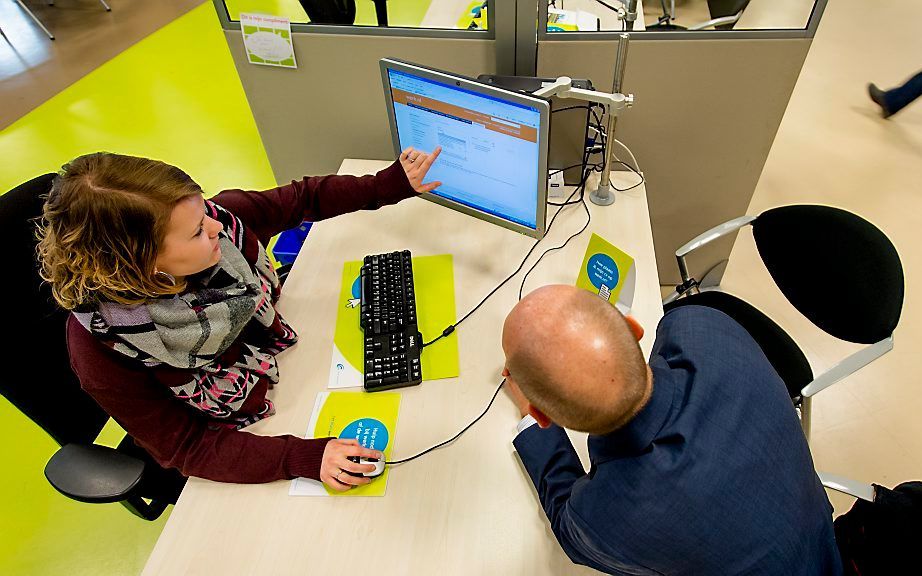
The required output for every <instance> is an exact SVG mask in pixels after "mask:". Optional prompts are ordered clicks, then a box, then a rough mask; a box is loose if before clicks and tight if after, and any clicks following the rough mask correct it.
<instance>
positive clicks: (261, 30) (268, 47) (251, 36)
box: [240, 14, 298, 68]
mask: <svg viewBox="0 0 922 576" xmlns="http://www.w3.org/2000/svg"><path fill="white" fill-rule="evenodd" d="M240 30H241V32H243V45H244V46H246V51H247V59H248V60H249V61H250V64H262V65H264V66H279V67H282V68H297V67H298V63H297V62H295V51H294V46H293V45H292V43H291V22H290V21H289V20H288V18H283V17H279V16H266V15H263V14H240Z"/></svg>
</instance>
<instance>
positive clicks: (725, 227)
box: [675, 216, 757, 283]
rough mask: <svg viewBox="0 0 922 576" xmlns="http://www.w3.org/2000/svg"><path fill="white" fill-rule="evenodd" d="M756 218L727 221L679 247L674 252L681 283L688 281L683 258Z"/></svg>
mask: <svg viewBox="0 0 922 576" xmlns="http://www.w3.org/2000/svg"><path fill="white" fill-rule="evenodd" d="M756 218H757V216H740V217H739V218H734V219H733V220H728V221H727V222H724V223H723V224H718V225H717V226H714V227H713V228H711V229H710V230H708V231H707V232H704V233H703V234H699V235H697V236H695V237H694V238H692V239H691V240H690V241H688V242H686V243H685V244H683V245H682V246H680V247H679V249H678V250H676V251H675V258H676V261H677V262H678V264H679V274H681V276H682V282H683V283H687V282H688V281H689V280H690V278H689V276H688V265H687V264H686V263H685V256H686V255H687V254H688V253H689V252H692V251H693V250H697V249H698V248H701V247H702V246H704V245H705V244H709V243H711V242H713V241H714V240H717V239H718V238H723V237H724V236H726V235H727V234H730V233H733V232H736V231H737V230H739V229H740V228H742V227H743V226H746V225H748V224H749V223H751V222H752V221H753V220H755V219H756Z"/></svg>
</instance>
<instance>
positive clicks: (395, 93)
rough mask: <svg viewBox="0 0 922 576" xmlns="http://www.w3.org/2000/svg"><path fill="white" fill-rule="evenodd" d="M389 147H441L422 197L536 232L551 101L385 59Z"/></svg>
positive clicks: (543, 198)
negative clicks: (437, 183) (428, 187)
mask: <svg viewBox="0 0 922 576" xmlns="http://www.w3.org/2000/svg"><path fill="white" fill-rule="evenodd" d="M381 76H382V79H383V81H384V93H385V95H386V98H387V115H388V119H389V120H390V126H391V134H392V135H393V140H394V150H395V151H396V153H397V154H399V153H400V152H401V151H402V150H404V149H406V148H408V147H410V146H412V147H413V148H416V149H419V150H424V151H427V152H431V151H432V150H435V148H436V147H437V146H441V147H442V153H441V155H440V156H439V158H438V160H436V161H435V163H434V164H433V165H432V167H431V168H430V169H429V173H428V175H427V177H426V181H427V182H431V181H436V180H438V181H441V182H442V185H441V186H440V187H439V188H437V189H436V190H434V191H432V192H429V193H426V194H423V195H422V196H423V197H424V198H426V199H428V200H431V201H433V202H436V203H437V204H441V205H443V206H447V207H449V208H453V209H455V210H458V211H459V212H463V213H465V214H469V215H471V216H474V217H475V218H480V219H482V220H486V221H488V222H493V223H494V224H499V225H500V226H504V227H506V228H509V229H511V230H515V231H517V232H521V233H522V234H526V235H528V236H532V237H535V238H541V237H543V236H544V230H545V214H546V211H547V150H548V127H549V125H550V105H549V103H548V101H546V100H543V99H541V98H536V97H534V96H529V95H527V94H521V93H518V92H511V91H509V90H503V89H502V88H497V87H495V86H490V85H487V84H482V83H480V82H478V81H476V80H472V79H470V78H466V77H463V76H457V75H453V74H449V73H447V72H441V71H439V70H433V69H431V68H424V67H422V66H417V65H415V64H410V63H407V62H401V61H398V60H392V59H389V58H384V59H382V60H381Z"/></svg>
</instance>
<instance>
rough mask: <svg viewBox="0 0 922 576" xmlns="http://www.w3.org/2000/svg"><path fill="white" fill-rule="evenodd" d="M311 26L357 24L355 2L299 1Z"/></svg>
mask: <svg viewBox="0 0 922 576" xmlns="http://www.w3.org/2000/svg"><path fill="white" fill-rule="evenodd" d="M298 1H299V2H300V3H301V7H302V8H304V12H306V13H307V17H308V18H310V21H311V24H340V25H345V26H351V25H352V24H354V23H355V0H298Z"/></svg>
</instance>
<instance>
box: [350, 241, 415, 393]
mask: <svg viewBox="0 0 922 576" xmlns="http://www.w3.org/2000/svg"><path fill="white" fill-rule="evenodd" d="M361 285H362V299H361V304H362V309H361V313H360V315H359V318H360V320H359V323H360V324H361V327H362V330H363V331H364V332H365V390H367V391H369V392H374V391H377V390H389V389H391V388H400V387H403V386H415V385H416V384H419V383H421V382H422V381H423V372H422V367H421V366H420V363H419V355H420V353H421V352H422V349H423V341H422V334H420V333H419V328H418V327H417V325H416V296H415V295H414V292H413V262H412V260H411V259H410V251H409V250H404V251H403V252H390V253H388V254H374V255H371V256H366V257H365V262H364V264H363V265H362V272H361Z"/></svg>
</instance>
